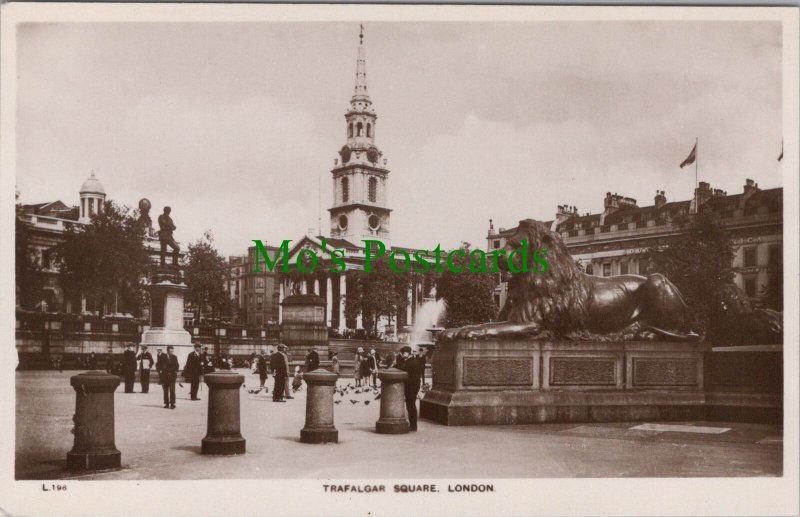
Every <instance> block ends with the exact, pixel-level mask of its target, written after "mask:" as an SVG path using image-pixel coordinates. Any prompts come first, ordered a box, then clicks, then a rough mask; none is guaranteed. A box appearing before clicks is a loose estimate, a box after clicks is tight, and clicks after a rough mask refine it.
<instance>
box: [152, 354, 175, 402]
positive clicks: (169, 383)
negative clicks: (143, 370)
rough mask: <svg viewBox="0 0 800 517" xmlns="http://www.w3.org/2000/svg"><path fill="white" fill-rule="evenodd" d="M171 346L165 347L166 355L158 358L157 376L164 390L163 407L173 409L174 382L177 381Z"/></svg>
mask: <svg viewBox="0 0 800 517" xmlns="http://www.w3.org/2000/svg"><path fill="white" fill-rule="evenodd" d="M174 350H175V349H174V348H173V347H172V345H170V346H168V347H167V353H166V354H161V356H160V357H159V358H158V361H159V362H158V364H157V365H156V368H157V369H158V374H159V376H160V377H161V388H162V389H163V390H164V407H165V408H170V409H175V381H177V380H178V370H180V365H179V364H178V358H177V357H176V356H175V355H174V354H173V353H172V352H173V351H174Z"/></svg>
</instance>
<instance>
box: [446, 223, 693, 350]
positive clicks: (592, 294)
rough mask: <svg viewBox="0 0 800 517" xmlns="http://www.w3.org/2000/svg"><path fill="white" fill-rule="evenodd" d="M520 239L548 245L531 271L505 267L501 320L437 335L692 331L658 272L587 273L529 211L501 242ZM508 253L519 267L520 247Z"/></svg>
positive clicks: (514, 243) (688, 335)
mask: <svg viewBox="0 0 800 517" xmlns="http://www.w3.org/2000/svg"><path fill="white" fill-rule="evenodd" d="M523 240H527V241H528V247H529V249H530V250H531V252H532V251H533V250H535V249H546V250H547V262H548V265H549V267H548V269H547V270H546V271H545V272H533V271H538V268H539V266H538V264H532V265H531V269H532V270H533V271H532V272H528V273H517V274H512V275H511V277H510V280H509V283H508V298H507V300H506V303H505V305H504V306H503V308H502V309H501V311H500V315H499V319H501V320H505V321H499V322H492V323H485V324H483V325H469V326H466V327H461V328H454V329H447V330H446V331H445V332H444V333H443V335H442V337H443V338H444V339H453V338H466V339H478V338H495V337H537V338H540V339H554V338H565V339H573V340H589V339H591V340H603V341H607V340H630V339H656V338H658V337H661V338H663V339H669V340H681V341H694V340H698V339H699V336H698V335H697V334H696V333H694V332H692V330H691V329H690V321H691V317H690V314H689V309H688V307H687V305H686V302H685V301H684V300H683V296H682V295H681V293H680V292H679V291H678V289H677V288H676V287H675V285H673V284H672V283H671V282H670V281H669V280H667V278H666V277H664V276H663V275H660V274H653V275H649V276H647V277H644V276H640V275H619V276H613V277H598V276H591V275H586V274H584V273H583V272H581V271H580V269H579V268H578V266H577V265H576V264H575V261H574V259H573V258H572V257H571V256H570V254H569V251H567V247H566V245H565V244H564V242H563V241H562V240H561V237H560V236H559V235H556V234H554V233H553V232H551V231H550V230H549V229H547V228H546V227H545V226H544V225H542V224H541V223H539V222H537V221H534V220H531V219H527V220H524V221H520V223H519V226H518V227H517V229H516V231H515V232H514V234H513V235H511V236H510V237H509V238H508V240H507V243H506V246H505V250H506V251H507V252H509V251H511V250H514V249H519V248H520V247H521V243H522V241H523ZM515 255H516V256H515V261H516V262H515V263H513V265H514V266H515V269H517V270H520V269H521V265H522V264H521V260H522V259H521V258H520V255H521V254H520V253H517V254H515ZM526 260H531V259H530V257H526Z"/></svg>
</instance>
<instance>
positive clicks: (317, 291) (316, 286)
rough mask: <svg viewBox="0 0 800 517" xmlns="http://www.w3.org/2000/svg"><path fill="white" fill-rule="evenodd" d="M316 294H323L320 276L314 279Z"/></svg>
mask: <svg viewBox="0 0 800 517" xmlns="http://www.w3.org/2000/svg"><path fill="white" fill-rule="evenodd" d="M314 294H316V295H317V296H319V295H320V294H322V291H320V290H319V279H318V278H315V279H314Z"/></svg>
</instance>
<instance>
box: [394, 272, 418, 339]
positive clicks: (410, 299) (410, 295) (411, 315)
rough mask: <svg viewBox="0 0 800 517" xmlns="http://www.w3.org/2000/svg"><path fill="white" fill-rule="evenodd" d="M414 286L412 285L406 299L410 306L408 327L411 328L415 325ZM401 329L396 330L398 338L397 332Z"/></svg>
mask: <svg viewBox="0 0 800 517" xmlns="http://www.w3.org/2000/svg"><path fill="white" fill-rule="evenodd" d="M413 289H414V284H411V287H409V288H408V293H406V297H407V298H408V306H407V307H406V325H408V326H411V325H414V313H413V312H412V308H413V306H414V296H413V293H414V291H413ZM399 330H400V329H396V331H395V336H397V332H398V331H399Z"/></svg>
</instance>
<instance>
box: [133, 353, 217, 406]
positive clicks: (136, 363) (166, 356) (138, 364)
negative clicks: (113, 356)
mask: <svg viewBox="0 0 800 517" xmlns="http://www.w3.org/2000/svg"><path fill="white" fill-rule="evenodd" d="M133 346H134V345H133V344H132V343H129V344H128V345H127V347H126V350H125V352H123V354H122V376H123V379H124V381H125V393H133V386H134V383H135V380H136V372H137V371H138V372H139V383H140V384H141V386H142V393H148V392H149V391H150V371H151V370H152V368H153V366H155V368H156V371H157V372H158V382H159V384H161V387H162V389H163V390H164V407H165V408H170V409H175V383H176V382H177V380H178V374H179V372H180V365H179V364H178V357H177V356H176V355H175V348H174V347H173V346H172V345H170V346H167V352H166V353H164V352H163V351H162V349H160V348H159V349H157V351H156V357H155V358H153V354H151V353H150V351H149V350H148V349H147V345H140V346H139V347H138V348H139V349H140V350H139V352H138V353H137V352H136V351H134V349H133ZM220 368H222V369H230V362H229V361H227V360H226V359H225V358H223V359H222V360H221V361H220ZM215 370H216V368H215V367H214V359H213V357H212V356H211V354H209V353H208V347H202V351H201V346H200V345H199V344H197V345H194V351H193V352H191V353H190V354H189V356H188V357H187V359H186V365H185V366H184V368H183V375H184V378H185V379H186V382H188V383H189V386H190V387H189V398H190V399H191V400H200V398H199V397H198V396H197V393H198V391H199V389H200V378H201V376H202V375H204V374H207V373H211V372H214V371H215Z"/></svg>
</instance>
